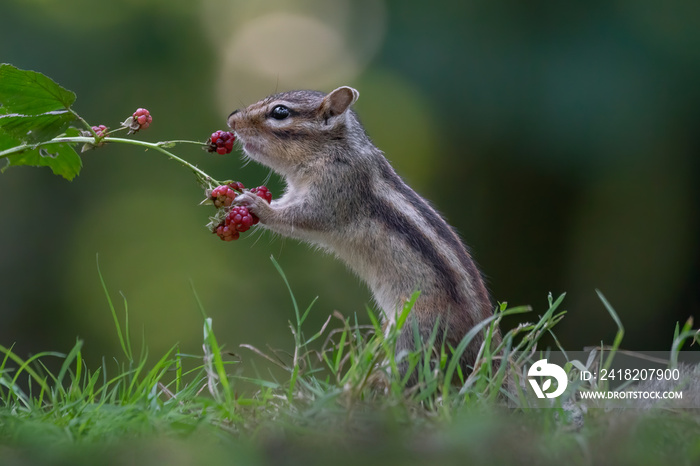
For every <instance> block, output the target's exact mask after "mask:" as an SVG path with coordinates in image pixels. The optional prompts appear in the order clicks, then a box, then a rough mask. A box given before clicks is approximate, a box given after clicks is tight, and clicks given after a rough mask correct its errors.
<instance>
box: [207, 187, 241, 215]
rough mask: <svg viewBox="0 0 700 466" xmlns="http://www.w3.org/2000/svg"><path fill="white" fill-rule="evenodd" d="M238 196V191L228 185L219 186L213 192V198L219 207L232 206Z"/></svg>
mask: <svg viewBox="0 0 700 466" xmlns="http://www.w3.org/2000/svg"><path fill="white" fill-rule="evenodd" d="M236 196H238V193H236V191H234V190H233V189H231V188H229V187H228V186H227V185H223V186H217V187H216V188H214V190H213V191H212V192H211V200H212V201H214V205H215V206H216V208H217V209H218V208H220V207H223V206H230V205H231V204H232V203H233V199H234V198H235V197H236Z"/></svg>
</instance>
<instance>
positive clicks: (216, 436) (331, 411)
mask: <svg viewBox="0 0 700 466" xmlns="http://www.w3.org/2000/svg"><path fill="white" fill-rule="evenodd" d="M275 266H277V264H276V263H275ZM277 267H278V269H279V266H277ZM279 272H280V274H281V275H282V277H283V279H284V282H285V284H286V286H287V287H288V288H289V283H288V282H287V280H286V277H285V276H284V273H283V272H282V270H281V269H279ZM103 287H104V290H105V294H106V296H107V301H108V303H109V307H110V309H111V313H112V317H113V319H114V323H115V329H116V332H117V335H118V338H119V341H120V343H121V348H122V352H123V357H122V359H121V360H119V361H117V360H111V361H108V360H103V363H102V364H101V365H100V366H99V367H91V368H89V367H87V365H86V363H85V361H84V358H83V344H82V342H81V341H77V342H76V344H75V346H74V347H73V349H72V350H71V351H70V352H69V353H68V354H59V353H54V352H46V353H40V354H37V355H34V356H32V357H31V358H28V359H23V358H21V357H20V356H18V355H17V354H15V353H14V352H13V351H12V348H6V347H0V464H19V465H23V464H71V465H73V464H96V463H95V458H99V462H98V463H97V464H143V463H146V462H151V463H153V462H155V463H157V464H176V465H177V464H247V465H248V464H249V465H258V464H358V463H359V464H361V463H367V464H440V463H448V464H601V463H610V464H657V463H659V462H661V461H663V462H664V463H673V464H696V463H697V462H698V461H700V415H698V413H696V412H691V411H690V410H687V411H686V412H666V411H660V410H652V411H647V412H640V411H638V410H628V411H622V412H619V411H616V412H604V411H602V410H591V411H589V412H588V413H587V414H585V416H584V424H583V426H580V425H579V424H577V423H576V422H575V421H574V420H571V419H570V418H571V416H568V415H567V412H565V411H564V410H562V409H535V408H532V407H530V406H528V403H527V400H525V399H524V398H522V397H520V396H518V393H517V391H514V390H511V389H508V387H509V383H511V382H506V381H509V380H510V381H512V380H513V378H514V377H515V374H514V370H513V368H517V367H519V364H521V363H522V361H521V360H520V359H519V358H522V357H523V356H522V355H523V354H524V353H532V352H534V351H535V350H536V349H537V346H536V345H537V342H538V341H539V340H540V339H541V337H542V336H543V335H546V334H549V335H552V336H554V333H553V332H552V329H553V327H554V326H555V325H556V324H557V323H558V322H559V321H560V320H561V319H562V318H564V316H565V311H562V310H561V309H560V308H561V305H562V301H563V299H564V296H563V295H562V296H560V297H558V298H557V299H553V298H552V297H551V296H550V298H549V307H548V309H546V310H545V312H543V313H542V314H541V316H539V317H538V318H537V320H536V321H535V322H533V323H530V324H524V325H521V326H519V327H518V328H516V329H513V330H510V331H509V332H507V333H506V334H504V335H503V338H502V343H501V344H500V345H499V346H498V347H497V348H494V349H493V351H491V350H490V349H489V346H490V345H488V344H487V345H484V347H483V349H482V352H481V354H480V358H479V360H478V363H477V364H476V368H475V370H474V372H473V373H471V374H462V373H461V371H460V370H459V368H458V367H457V365H456V364H455V363H454V362H453V361H456V358H449V357H448V355H449V354H451V353H455V354H459V353H460V352H461V351H463V350H464V348H465V347H466V346H467V344H468V343H469V341H470V340H471V339H472V338H473V337H474V336H475V335H476V334H477V332H484V334H485V335H486V339H487V342H490V339H491V337H492V336H493V332H494V331H495V329H496V328H497V326H498V325H499V323H500V321H501V319H502V318H503V317H505V316H507V315H511V314H518V313H524V312H529V311H530V309H529V308H526V307H518V308H510V309H509V308H507V307H506V306H505V305H502V306H500V307H499V308H498V310H497V312H496V314H495V316H494V317H493V318H492V319H489V320H488V321H485V322H483V323H482V324H481V325H480V326H479V327H477V328H475V329H474V330H473V331H472V332H470V334H469V335H467V336H466V337H465V339H464V340H463V341H462V343H461V344H460V345H459V346H458V347H457V348H444V347H442V348H440V350H439V351H432V350H430V348H431V347H433V343H434V342H433V341H431V342H427V344H426V345H425V348H423V349H422V350H420V351H416V352H414V353H411V354H406V355H397V354H395V353H394V351H393V348H394V343H395V340H396V337H397V335H398V330H399V329H400V327H401V326H402V325H404V324H405V323H406V322H407V321H406V316H407V315H408V312H409V311H410V309H411V305H412V302H413V300H415V298H416V297H417V295H416V296H414V297H413V298H412V300H411V301H409V302H408V303H407V305H406V307H405V309H404V310H403V313H402V314H401V316H400V317H399V319H398V324H397V328H396V329H393V330H392V331H390V332H389V334H388V335H386V336H385V335H383V334H382V331H381V328H380V322H379V320H378V318H377V317H376V316H375V315H374V314H373V313H372V312H371V311H370V310H368V311H367V312H368V314H369V318H370V322H371V324H370V325H360V324H359V323H358V320H357V319H356V318H355V317H344V316H340V315H338V314H334V315H331V316H329V318H328V320H327V321H326V322H325V324H324V325H323V326H322V327H321V328H320V329H313V330H311V331H308V330H307V329H306V328H305V326H304V324H305V320H306V318H307V316H308V315H309V312H311V306H312V305H313V302H312V303H311V305H309V306H308V307H306V308H302V307H300V306H299V305H298V303H297V302H296V300H295V298H294V295H293V294H292V292H291V291H292V290H291V288H289V291H290V295H291V297H292V305H293V320H292V321H291V322H290V328H291V334H292V335H291V336H292V343H293V346H292V350H291V351H290V352H285V353H283V352H263V351H261V350H259V349H257V348H254V347H251V346H248V345H242V346H244V347H246V348H248V349H249V350H250V352H249V353H248V354H249V355H250V356H249V358H248V359H245V360H239V359H234V358H232V357H231V356H230V355H229V354H228V353H227V352H226V350H225V348H222V345H221V344H220V343H219V340H218V339H217V338H216V336H215V334H214V328H213V323H212V320H211V319H210V318H209V317H207V316H206V313H205V311H204V309H203V308H202V314H203V329H204V332H203V335H204V337H203V348H204V351H203V354H201V355H187V354H182V353H180V352H179V350H178V348H177V347H176V346H175V347H173V348H171V349H170V350H169V351H167V352H166V353H165V354H164V355H162V356H161V357H160V358H159V359H158V360H157V361H156V362H155V363H148V362H147V361H150V360H152V359H150V358H149V357H148V354H147V351H146V350H144V351H143V352H142V353H141V354H139V355H136V354H135V353H134V350H133V347H132V339H131V336H130V333H129V327H128V308H127V303H126V300H124V301H123V306H124V317H123V320H124V324H122V323H121V320H120V318H119V314H120V311H117V308H116V306H115V305H114V303H113V302H112V299H111V297H110V295H109V293H108V291H107V286H106V285H105V284H104V282H103ZM195 296H196V293H195ZM600 297H601V300H602V302H603V305H604V306H605V307H606V309H608V311H609V313H610V315H611V317H612V319H613V321H614V322H615V323H616V324H617V326H618V334H617V337H616V338H615V340H614V343H613V346H612V347H611V350H610V352H609V357H613V356H614V354H615V351H616V350H617V348H618V347H619V345H620V344H621V340H622V336H623V334H624V330H623V327H622V323H621V322H620V320H619V318H618V317H617V314H616V313H615V311H614V310H613V308H612V306H611V305H610V304H609V303H608V302H607V301H606V300H605V298H604V297H603V296H602V294H601V295H600ZM197 299H198V298H197ZM198 301H199V300H198ZM200 307H201V304H200ZM695 336H696V333H695V332H694V331H693V330H692V326H691V325H690V324H686V325H685V326H683V328H678V329H677V330H676V334H675V335H674V342H673V347H674V350H675V351H678V349H680V348H681V347H682V346H683V343H684V342H685V341H686V340H687V339H690V338H695ZM554 341H555V342H556V337H554ZM557 344H558V343H557ZM437 346H438V347H439V345H437ZM143 347H144V348H145V345H143ZM404 357H405V358H407V360H408V361H409V364H410V366H411V367H413V368H415V369H416V370H417V372H418V374H419V376H418V378H419V382H418V384H416V385H414V386H411V387H408V386H407V385H406V380H405V379H402V378H401V377H400V376H399V374H398V371H397V369H396V368H397V364H398V362H399V361H400V359H401V358H404ZM53 358H58V360H59V361H60V362H61V363H60V368H59V369H58V370H54V371H51V370H49V369H48V368H47V366H48V365H49V364H48V363H47V361H49V360H51V359H53ZM499 361H500V363H499ZM502 361H508V363H507V364H505V363H503V362H502ZM609 363H610V360H607V361H606V362H605V364H609ZM52 367H53V366H52ZM244 367H246V368H249V369H256V371H254V372H255V374H256V375H254V376H245V377H244V376H243V375H241V374H242V373H243V372H242V368H244ZM271 369H274V370H271ZM273 374H275V375H273ZM455 380H456V381H458V383H452V382H453V381H455Z"/></svg>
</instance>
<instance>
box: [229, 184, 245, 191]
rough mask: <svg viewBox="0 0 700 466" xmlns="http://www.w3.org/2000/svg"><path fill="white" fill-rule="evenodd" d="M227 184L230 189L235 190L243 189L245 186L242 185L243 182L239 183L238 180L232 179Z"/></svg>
mask: <svg viewBox="0 0 700 466" xmlns="http://www.w3.org/2000/svg"><path fill="white" fill-rule="evenodd" d="M228 186H230V187H231V189H235V190H236V191H241V192H242V191H243V190H244V189H245V186H243V183H241V182H240V181H232V182H231V183H229V184H228Z"/></svg>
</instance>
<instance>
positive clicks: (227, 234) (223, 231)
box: [214, 225, 240, 241]
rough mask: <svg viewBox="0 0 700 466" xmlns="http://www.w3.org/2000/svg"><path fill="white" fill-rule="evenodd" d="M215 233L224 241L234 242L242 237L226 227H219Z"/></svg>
mask: <svg viewBox="0 0 700 466" xmlns="http://www.w3.org/2000/svg"><path fill="white" fill-rule="evenodd" d="M214 233H216V236H218V237H219V238H221V239H222V240H223V241H233V240H237V239H238V238H239V237H240V234H239V233H238V232H237V231H236V230H235V229H233V228H231V227H228V226H225V225H219V226H218V227H216V230H215V231H214Z"/></svg>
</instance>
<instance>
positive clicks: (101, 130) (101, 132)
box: [92, 125, 107, 138]
mask: <svg viewBox="0 0 700 466" xmlns="http://www.w3.org/2000/svg"><path fill="white" fill-rule="evenodd" d="M92 130H93V131H94V132H95V134H97V137H98V138H103V137H105V136H106V135H107V127H106V126H105V125H100V126H93V127H92Z"/></svg>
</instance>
